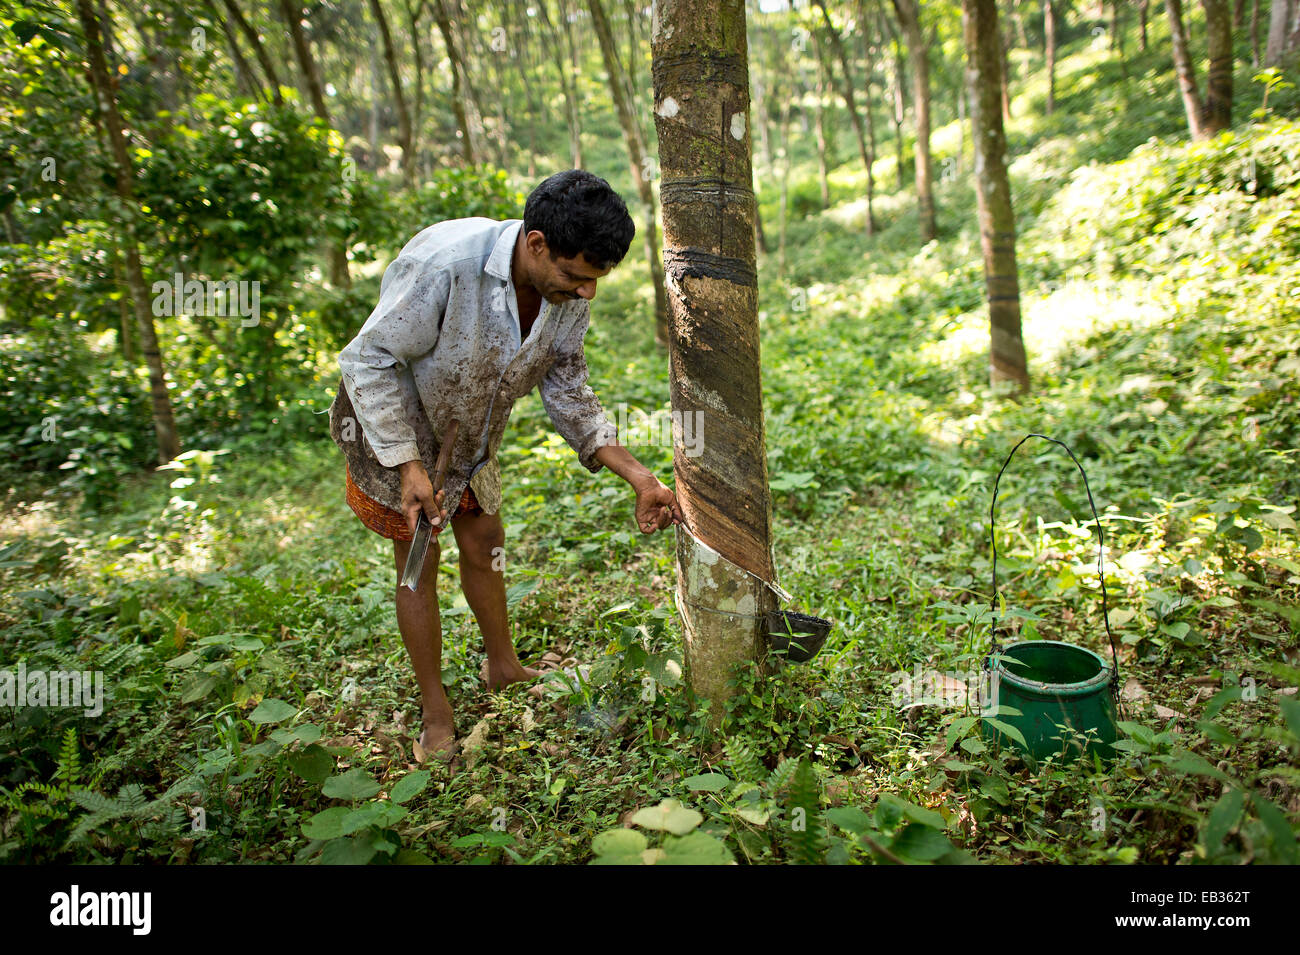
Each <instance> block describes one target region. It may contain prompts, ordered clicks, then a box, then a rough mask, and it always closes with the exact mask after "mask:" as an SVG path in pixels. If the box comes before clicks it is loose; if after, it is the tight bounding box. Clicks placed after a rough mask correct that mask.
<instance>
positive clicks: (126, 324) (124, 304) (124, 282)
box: [113, 242, 139, 365]
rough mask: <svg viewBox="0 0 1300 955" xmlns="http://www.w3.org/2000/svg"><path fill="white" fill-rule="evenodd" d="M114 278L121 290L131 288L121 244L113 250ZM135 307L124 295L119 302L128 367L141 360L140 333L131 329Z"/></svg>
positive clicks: (123, 351) (129, 298)
mask: <svg viewBox="0 0 1300 955" xmlns="http://www.w3.org/2000/svg"><path fill="white" fill-rule="evenodd" d="M113 277H114V278H115V279H116V280H117V284H118V287H119V288H122V287H124V286H125V287H127V288H130V283H129V280H128V279H127V276H126V257H125V255H124V253H123V249H122V244H121V243H120V242H119V243H118V247H117V248H115V249H114V250H113ZM133 306H134V300H133V299H132V298H131V297H129V296H126V295H123V296H120V297H119V298H118V300H117V320H118V327H119V328H120V329H121V331H120V333H119V335H120V337H121V346H122V360H123V361H125V362H126V363H127V364H128V365H134V364H135V363H136V361H137V360H138V358H139V355H138V354H137V350H136V347H135V339H136V336H137V335H138V334H139V331H138V330H136V329H133V328H132V327H131V326H132V325H133V324H135V323H136V321H137V319H136V316H135V313H134V311H133Z"/></svg>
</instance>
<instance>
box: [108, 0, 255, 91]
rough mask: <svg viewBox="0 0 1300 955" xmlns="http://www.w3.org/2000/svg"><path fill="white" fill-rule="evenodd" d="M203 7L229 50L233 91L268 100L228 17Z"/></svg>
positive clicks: (216, 10) (209, 6) (207, 6)
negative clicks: (216, 26) (233, 84)
mask: <svg viewBox="0 0 1300 955" xmlns="http://www.w3.org/2000/svg"><path fill="white" fill-rule="evenodd" d="M204 6H205V7H206V8H207V12H208V15H209V16H211V17H212V19H213V20H216V21H217V22H218V23H220V24H221V32H222V34H224V35H225V38H226V46H228V47H229V48H230V59H231V62H232V64H233V65H234V67H235V89H237V90H238V91H239V92H240V93H242V94H243V95H245V96H247V97H248V98H249V99H259V100H266V99H269V96H268V94H267V93H266V91H265V90H263V89H262V83H261V80H260V79H259V78H258V76H257V74H256V73H254V72H253V68H252V66H251V65H250V64H249V62H248V60H246V59H245V58H244V51H243V50H241V49H240V48H239V36H238V34H236V33H235V30H234V27H232V26H231V25H230V17H229V16H224V17H223V16H222V15H221V12H220V11H219V10H218V9H217V8H216V7H215V6H214V5H213V4H212V3H206V4H205V5H204ZM105 52H106V53H107V55H108V56H112V53H111V51H109V50H108V47H107V45H106V46H105Z"/></svg>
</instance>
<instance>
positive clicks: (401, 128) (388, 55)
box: [370, 0, 415, 189]
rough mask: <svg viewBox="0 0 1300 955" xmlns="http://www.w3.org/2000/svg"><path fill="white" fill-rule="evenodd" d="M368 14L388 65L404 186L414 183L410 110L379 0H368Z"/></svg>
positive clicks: (386, 20) (391, 36) (410, 185)
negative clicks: (400, 150) (373, 21)
mask: <svg viewBox="0 0 1300 955" xmlns="http://www.w3.org/2000/svg"><path fill="white" fill-rule="evenodd" d="M370 15H371V16H372V17H374V19H375V26H377V27H378V28H379V39H380V41H381V42H382V44H383V49H384V63H385V64H386V65H387V67H388V83H389V85H390V86H391V87H392V90H393V106H394V107H396V109H397V139H398V145H399V146H401V147H402V181H403V182H404V183H405V184H406V188H408V189H410V188H411V187H412V186H413V185H415V154H414V152H413V150H412V148H411V111H410V110H409V109H408V108H407V106H406V94H405V93H404V92H402V74H401V73H400V72H399V71H398V69H397V52H396V51H395V50H394V49H393V35H392V33H391V32H390V31H389V29H388V18H387V17H386V16H384V8H383V7H382V6H380V5H379V0H370Z"/></svg>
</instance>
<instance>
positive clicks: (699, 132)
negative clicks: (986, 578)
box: [651, 0, 773, 726]
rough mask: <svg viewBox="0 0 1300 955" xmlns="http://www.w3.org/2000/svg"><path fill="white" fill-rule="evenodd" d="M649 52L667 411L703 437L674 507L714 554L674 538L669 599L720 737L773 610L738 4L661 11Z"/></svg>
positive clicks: (657, 8)
mask: <svg viewBox="0 0 1300 955" xmlns="http://www.w3.org/2000/svg"><path fill="white" fill-rule="evenodd" d="M651 50H652V53H653V73H654V95H655V100H654V109H655V126H656V128H657V130H658V133H659V161H660V167H661V169H662V173H663V179H662V181H661V187H660V197H661V200H662V203H663V218H664V270H665V273H666V279H667V287H668V314H669V327H670V332H671V342H670V352H669V363H670V372H671V377H670V388H671V393H672V409H673V413H674V414H677V413H678V412H681V413H682V414H689V413H692V412H695V411H697V410H698V411H702V412H703V413H704V416H705V417H704V421H705V429H706V430H705V439H704V441H703V450H702V453H700V454H699V455H698V456H695V457H688V456H687V455H686V454H685V453H684V450H683V447H682V445H681V444H680V443H679V444H678V445H677V447H676V448H675V450H674V473H675V476H676V482H677V500H678V502H679V504H680V505H681V507H682V512H683V515H684V516H685V518H686V522H687V526H688V527H690V528H691V530H692V531H693V532H694V534H695V535H697V536H698V537H699V538H701V539H702V540H704V541H706V542H708V545H709V546H707V547H706V546H702V545H701V544H699V543H697V542H695V541H694V540H692V538H691V537H690V536H688V535H687V534H684V533H682V534H679V535H678V546H677V564H678V589H677V598H678V607H679V610H680V612H681V614H682V624H683V631H684V635H685V643H686V654H685V655H686V665H687V673H688V680H689V685H690V687H691V689H692V690H693V692H694V693H695V694H696V696H697V697H702V698H704V699H706V700H709V701H710V704H711V705H710V713H711V717H712V720H713V723H714V725H715V726H716V725H717V724H718V723H719V722H720V719H721V716H722V709H723V707H722V703H723V701H724V700H725V699H726V697H727V696H728V695H729V694H730V693H731V692H733V691H732V690H731V689H729V688H728V687H727V681H728V680H729V679H731V678H732V677H733V668H734V667H736V666H737V665H750V666H753V667H755V668H758V669H760V670H761V669H762V668H763V666H764V661H765V659H766V651H765V637H764V630H765V629H766V628H765V626H764V624H763V618H764V615H765V613H766V611H767V610H769V609H771V608H772V607H773V600H772V597H771V596H770V594H771V591H770V590H769V589H768V588H767V587H766V586H765V585H764V584H763V583H761V582H760V581H759V580H758V579H756V578H755V577H754V576H751V574H753V575H757V577H761V578H762V579H763V580H767V581H771V580H772V573H773V571H772V557H771V533H772V531H771V525H772V517H771V498H770V496H769V492H768V486H767V455H766V453H765V437H764V426H763V402H762V386H761V381H760V375H759V342H758V281H757V272H756V262H755V252H754V208H755V203H754V193H753V187H752V183H753V180H752V171H751V164H750V121H749V120H750V117H749V69H748V63H747V49H746V39H745V3H744V0H659V2H657V3H656V4H655V5H654V23H653V25H652V28H651ZM692 420H694V419H692ZM722 555H725V556H722ZM747 571H748V572H747Z"/></svg>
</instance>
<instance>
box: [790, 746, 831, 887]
mask: <svg viewBox="0 0 1300 955" xmlns="http://www.w3.org/2000/svg"><path fill="white" fill-rule="evenodd" d="M821 795H822V793H821V784H820V783H819V782H818V780H817V771H816V770H815V769H813V765H812V763H810V762H808V761H807V760H805V759H800V760H799V763H798V766H797V767H796V768H795V771H794V773H793V775H792V776H791V779H790V803H791V806H792V807H793V810H795V811H792V812H791V814H790V819H789V820H788V823H787V825H786V827H785V835H786V843H787V847H788V851H789V854H790V861H791V862H793V863H794V864H795V865H820V864H821V863H822V862H823V861H824V860H825V855H826V838H825V836H826V833H825V831H824V829H823V827H822V821H821Z"/></svg>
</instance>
